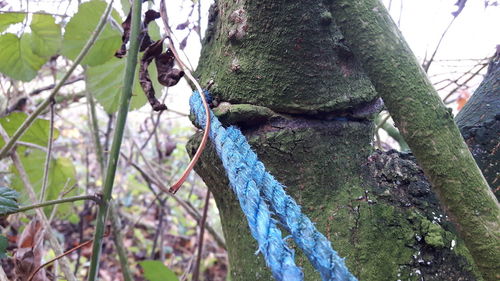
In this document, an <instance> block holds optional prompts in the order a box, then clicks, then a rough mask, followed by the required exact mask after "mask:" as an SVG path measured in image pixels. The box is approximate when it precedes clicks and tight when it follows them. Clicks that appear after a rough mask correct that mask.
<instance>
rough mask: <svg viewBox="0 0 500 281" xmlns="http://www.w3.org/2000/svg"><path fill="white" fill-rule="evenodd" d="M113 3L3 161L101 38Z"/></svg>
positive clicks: (20, 130) (1, 152)
mask: <svg viewBox="0 0 500 281" xmlns="http://www.w3.org/2000/svg"><path fill="white" fill-rule="evenodd" d="M113 1H114V0H111V1H110V3H109V4H108V6H107V7H106V10H105V11H104V14H103V15H102V17H101V19H100V20H99V23H98V24H97V26H96V29H95V30H94V32H93V33H92V36H91V37H90V38H89V40H88V41H87V43H86V44H85V46H84V47H83V49H82V50H81V51H80V53H79V54H78V56H77V57H76V59H75V61H74V62H73V65H72V66H71V67H70V68H69V69H68V71H67V72H66V74H64V77H63V78H62V79H61V81H59V83H58V84H57V86H55V88H54V89H53V90H52V92H51V93H50V95H49V96H48V97H47V98H46V99H45V100H44V101H43V102H42V103H41V104H40V105H39V106H38V107H37V108H36V109H35V111H33V113H31V115H30V116H28V118H26V120H24V122H23V124H21V126H19V128H17V130H16V132H15V133H14V134H13V135H12V137H11V138H10V140H9V141H8V142H7V143H6V144H5V146H4V147H3V148H2V149H1V150H0V159H3V158H5V157H6V156H7V154H8V153H9V152H10V151H11V149H12V147H14V145H15V143H16V142H17V141H18V140H19V138H21V136H22V135H23V134H24V133H25V132H26V130H27V129H28V128H29V127H30V126H31V124H33V122H34V121H35V120H36V118H37V117H38V116H39V115H40V114H42V112H43V111H44V110H45V109H46V108H47V106H49V105H50V103H51V102H52V99H53V98H54V96H55V95H56V94H57V93H58V92H59V90H60V89H61V88H62V87H63V86H64V84H65V83H66V80H68V79H69V77H70V76H71V73H73V71H74V70H75V69H76V67H77V66H78V65H79V64H80V62H81V61H82V60H83V58H84V57H85V56H86V55H87V53H88V52H89V50H90V48H91V47H92V46H93V45H94V43H95V42H96V40H97V37H99V34H100V33H101V31H102V30H103V29H104V26H105V25H106V22H107V18H108V16H109V14H110V13H111V10H112V7H113V5H112V4H113Z"/></svg>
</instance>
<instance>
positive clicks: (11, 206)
mask: <svg viewBox="0 0 500 281" xmlns="http://www.w3.org/2000/svg"><path fill="white" fill-rule="evenodd" d="M18 197H19V193H17V191H15V190H13V189H10V188H7V187H3V186H2V187H0V215H5V214H7V213H10V212H14V211H16V210H17V209H19V204H18V203H17V198H18ZM0 237H1V236H0ZM0 248H1V247H0ZM1 254H2V251H1V249H0V256H1Z"/></svg>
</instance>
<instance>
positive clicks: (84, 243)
mask: <svg viewBox="0 0 500 281" xmlns="http://www.w3.org/2000/svg"><path fill="white" fill-rule="evenodd" d="M108 235H109V233H106V234H104V237H107V236H108ZM93 241H94V239H90V240H88V241H85V242H83V243H82V244H80V245H78V246H76V247H73V248H71V249H69V250H67V251H66V252H64V253H62V254H60V255H58V256H57V257H55V258H53V259H51V260H49V261H47V262H46V263H44V264H42V265H40V266H39V267H38V268H37V269H36V270H35V271H34V272H33V273H31V275H30V277H29V278H28V281H32V280H33V277H35V275H36V274H37V273H38V271H40V270H41V269H42V268H44V267H46V266H47V265H49V264H51V263H53V262H55V261H57V260H59V259H61V258H62V257H65V256H67V255H69V254H71V253H72V252H74V251H76V250H78V249H80V248H83V247H85V246H87V245H89V244H90V243H92V242H93Z"/></svg>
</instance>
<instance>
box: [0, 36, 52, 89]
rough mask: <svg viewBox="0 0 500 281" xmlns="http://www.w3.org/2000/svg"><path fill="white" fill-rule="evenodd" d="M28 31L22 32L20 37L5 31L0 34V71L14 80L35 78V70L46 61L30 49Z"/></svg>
mask: <svg viewBox="0 0 500 281" xmlns="http://www.w3.org/2000/svg"><path fill="white" fill-rule="evenodd" d="M32 41H33V40H32V38H31V34H30V33H24V34H23V36H22V37H21V39H19V38H18V37H17V36H16V35H14V34H11V33H7V34H4V35H2V36H0V46H2V47H1V48H0V72H2V73H3V74H5V75H7V76H10V77H11V78H13V79H15V80H21V81H25V82H28V81H30V80H32V79H33V78H35V76H36V74H37V71H38V70H39V69H40V68H41V67H42V65H43V64H44V63H45V62H46V61H47V59H44V58H41V57H39V56H37V55H35V54H34V53H33V51H32V50H31V45H32V43H33V42H32Z"/></svg>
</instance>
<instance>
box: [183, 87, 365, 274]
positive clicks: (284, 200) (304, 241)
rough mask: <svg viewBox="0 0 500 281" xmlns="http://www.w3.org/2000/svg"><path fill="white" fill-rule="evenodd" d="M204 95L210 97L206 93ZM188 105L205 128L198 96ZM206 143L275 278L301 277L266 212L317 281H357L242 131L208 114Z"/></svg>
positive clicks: (289, 251)
mask: <svg viewBox="0 0 500 281" xmlns="http://www.w3.org/2000/svg"><path fill="white" fill-rule="evenodd" d="M205 96H206V97H207V99H210V96H209V94H208V92H205ZM189 103H190V106H191V111H192V113H193V114H194V115H195V118H196V122H197V123H198V124H199V125H200V126H201V127H204V126H205V124H206V117H205V109H204V107H203V104H202V101H201V98H200V95H199V94H198V92H196V91H195V92H194V93H193V95H192V96H191V99H190V101H189ZM210 139H211V140H212V142H213V143H214V145H215V149H216V151H217V154H218V155H219V157H220V158H221V160H222V164H223V166H224V168H225V170H226V173H227V176H228V178H229V182H230V185H231V187H232V189H233V191H234V192H235V193H236V195H237V197H238V200H239V202H240V205H241V208H242V210H243V213H244V214H245V216H246V217H247V220H248V225H249V227H250V231H251V233H252V236H253V237H254V238H255V239H256V240H257V242H258V244H259V251H260V252H262V253H263V255H264V259H265V260H266V263H267V265H268V267H270V268H271V271H272V273H273V276H274V277H275V279H277V280H302V279H303V277H302V272H301V270H300V269H299V268H298V267H297V266H296V265H295V262H294V259H293V251H292V250H291V249H289V248H288V246H287V245H286V243H285V242H284V241H283V239H282V236H281V231H280V230H279V229H278V228H277V227H276V222H275V221H274V220H273V219H272V218H271V211H272V212H273V213H275V214H277V216H278V218H279V220H280V222H281V223H282V224H283V226H284V227H285V229H286V230H287V231H288V232H290V233H291V235H292V237H293V239H294V240H295V242H296V244H297V245H298V246H299V247H300V248H301V249H302V251H303V252H304V253H305V254H306V256H307V257H308V259H309V261H310V262H311V264H312V265H313V266H314V267H315V268H316V270H318V272H319V273H320V275H321V278H322V280H324V281H334V280H340V281H357V279H356V277H354V276H353V275H352V274H351V273H350V272H349V270H348V269H347V267H346V265H345V263H344V259H343V258H341V257H339V255H338V254H337V252H336V251H335V250H333V248H332V247H331V244H330V242H329V241H328V239H326V237H325V236H324V235H323V234H321V233H320V232H319V231H318V230H317V229H316V228H315V227H314V225H313V223H312V222H311V220H310V219H309V218H308V217H307V216H305V215H304V214H302V212H301V211H300V206H298V205H297V203H296V202H295V200H293V198H292V197H290V196H289V195H287V194H286V192H285V191H284V188H283V186H282V185H281V184H280V183H279V182H278V181H276V180H275V179H274V177H273V176H272V175H271V174H270V173H269V172H267V171H266V169H265V167H264V164H263V163H262V162H260V161H259V159H258V157H257V154H255V152H253V150H252V149H251V147H250V145H249V144H248V142H247V140H246V138H245V136H243V134H242V133H241V131H240V130H239V129H237V128H236V127H234V126H230V127H228V128H227V129H226V128H224V127H223V126H222V124H221V123H220V121H219V120H218V119H217V117H215V116H214V115H213V113H212V112H211V111H210ZM266 203H267V204H269V205H270V209H271V211H270V210H269V208H268V207H267V204H266Z"/></svg>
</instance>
